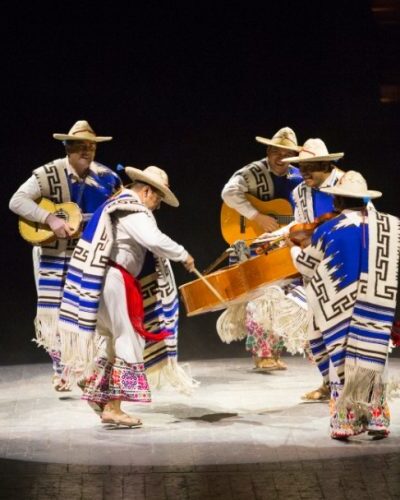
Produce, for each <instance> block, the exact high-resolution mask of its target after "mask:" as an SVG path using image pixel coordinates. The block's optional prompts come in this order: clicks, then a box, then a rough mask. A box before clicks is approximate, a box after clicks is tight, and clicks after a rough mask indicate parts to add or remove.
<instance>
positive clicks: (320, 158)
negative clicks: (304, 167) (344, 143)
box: [282, 153, 344, 163]
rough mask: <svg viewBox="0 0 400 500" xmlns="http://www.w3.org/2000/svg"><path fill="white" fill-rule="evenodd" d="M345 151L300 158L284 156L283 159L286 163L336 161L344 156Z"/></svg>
mask: <svg viewBox="0 0 400 500" xmlns="http://www.w3.org/2000/svg"><path fill="white" fill-rule="evenodd" d="M343 156H344V153H331V154H329V155H325V156H312V157H311V158H300V157H299V156H293V157H292V158H284V159H283V160H282V161H283V162H284V163H310V162H311V163H312V162H315V161H336V160H340V158H343Z"/></svg>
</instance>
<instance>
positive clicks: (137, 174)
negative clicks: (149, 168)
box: [125, 167, 179, 207]
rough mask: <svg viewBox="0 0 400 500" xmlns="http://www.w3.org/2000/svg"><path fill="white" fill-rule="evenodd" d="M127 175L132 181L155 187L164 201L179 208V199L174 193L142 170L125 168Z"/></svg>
mask: <svg viewBox="0 0 400 500" xmlns="http://www.w3.org/2000/svg"><path fill="white" fill-rule="evenodd" d="M125 173H126V175H127V176H128V177H129V179H131V181H133V182H134V181H140V182H144V183H145V184H149V185H150V186H153V187H155V188H156V189H158V190H159V191H161V192H162V193H163V195H164V197H163V198H162V201H163V202H164V203H166V204H167V205H170V206H171V207H179V201H178V198H177V197H176V196H175V195H174V193H173V192H172V191H171V190H170V189H169V188H168V187H166V186H165V185H163V184H161V183H159V182H157V181H156V180H155V179H154V178H153V177H150V176H149V175H146V174H145V173H144V172H143V171H142V170H139V169H138V168H134V167H125Z"/></svg>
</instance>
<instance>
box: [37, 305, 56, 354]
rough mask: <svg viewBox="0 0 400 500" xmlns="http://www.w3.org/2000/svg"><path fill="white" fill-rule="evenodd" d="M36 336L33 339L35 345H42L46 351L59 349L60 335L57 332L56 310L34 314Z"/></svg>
mask: <svg viewBox="0 0 400 500" xmlns="http://www.w3.org/2000/svg"><path fill="white" fill-rule="evenodd" d="M34 326H35V334H36V338H35V339H33V341H34V342H36V344H37V345H39V346H41V347H44V348H45V349H46V351H48V352H50V351H58V350H60V337H59V335H58V333H57V326H58V309H57V312H50V311H49V312H46V313H44V314H39V315H38V316H36V318H35V321H34Z"/></svg>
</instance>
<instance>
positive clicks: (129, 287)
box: [108, 260, 170, 342]
mask: <svg viewBox="0 0 400 500" xmlns="http://www.w3.org/2000/svg"><path fill="white" fill-rule="evenodd" d="M108 265H109V266H111V267H115V268H116V269H118V270H119V271H120V273H121V274H122V278H123V280H124V285H125V295H126V304H127V307H128V315H129V319H130V320H131V323H132V326H133V328H134V329H135V331H136V332H137V333H138V334H139V335H140V336H141V337H143V338H144V339H146V340H152V341H156V342H157V341H160V340H163V339H165V337H168V335H170V333H168V332H166V331H161V332H159V333H152V332H148V331H147V330H146V329H145V327H144V324H143V321H144V309H143V297H142V291H141V288H140V283H139V281H138V280H137V279H136V278H135V277H134V276H132V274H130V273H128V271H127V270H126V269H125V268H124V267H122V266H120V265H119V264H117V263H116V262H113V261H112V260H109V261H108Z"/></svg>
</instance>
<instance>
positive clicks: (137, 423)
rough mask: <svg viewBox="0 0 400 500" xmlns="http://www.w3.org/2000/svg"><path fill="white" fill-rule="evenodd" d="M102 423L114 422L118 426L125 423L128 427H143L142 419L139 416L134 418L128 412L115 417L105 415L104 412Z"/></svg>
mask: <svg viewBox="0 0 400 500" xmlns="http://www.w3.org/2000/svg"><path fill="white" fill-rule="evenodd" d="M101 423H102V424H112V425H116V426H117V427H118V426H120V425H124V426H126V427H130V428H132V427H141V426H142V425H143V424H142V421H141V420H140V419H138V418H136V419H135V418H133V417H131V416H130V415H128V414H127V413H121V414H120V415H116V416H115V417H107V416H104V414H103V415H102V416H101Z"/></svg>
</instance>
